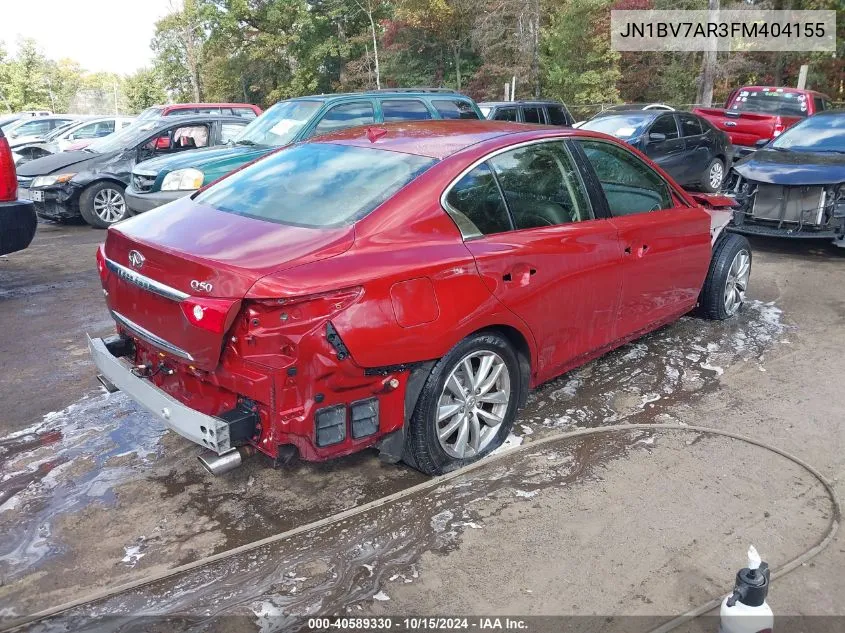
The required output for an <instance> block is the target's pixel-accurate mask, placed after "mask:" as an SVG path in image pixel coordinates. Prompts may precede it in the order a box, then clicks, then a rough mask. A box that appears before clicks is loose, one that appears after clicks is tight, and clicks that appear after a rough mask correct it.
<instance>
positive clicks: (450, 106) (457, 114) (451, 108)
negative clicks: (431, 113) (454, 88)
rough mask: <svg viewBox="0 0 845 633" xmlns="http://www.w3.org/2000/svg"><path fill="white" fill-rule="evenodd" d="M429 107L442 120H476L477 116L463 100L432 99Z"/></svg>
mask: <svg viewBox="0 0 845 633" xmlns="http://www.w3.org/2000/svg"><path fill="white" fill-rule="evenodd" d="M431 105H433V106H434V109H435V110H437V112H438V114H440V116H441V118H444V119H477V118H478V115H477V114H476V113H475V110H473V109H472V106H471V105H470V104H469V102H468V101H464V100H463V99H432V100H431Z"/></svg>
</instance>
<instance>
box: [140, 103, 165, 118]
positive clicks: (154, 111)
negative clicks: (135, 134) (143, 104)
mask: <svg viewBox="0 0 845 633" xmlns="http://www.w3.org/2000/svg"><path fill="white" fill-rule="evenodd" d="M161 111H162V108H161V107H159V106H153V107H152V108H147V109H146V110H144V111H143V112H141V114H139V115H138V116H137V117H136V118H135V120H136V121H151V120H152V119H157V118H158V117H159V116H160V115H161Z"/></svg>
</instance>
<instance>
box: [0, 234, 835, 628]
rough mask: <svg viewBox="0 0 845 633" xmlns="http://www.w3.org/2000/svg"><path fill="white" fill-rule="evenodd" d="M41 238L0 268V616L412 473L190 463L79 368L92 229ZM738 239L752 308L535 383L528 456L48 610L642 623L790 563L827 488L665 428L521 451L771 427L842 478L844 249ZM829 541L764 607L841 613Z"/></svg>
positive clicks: (140, 571) (96, 330)
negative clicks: (751, 566) (610, 431)
mask: <svg viewBox="0 0 845 633" xmlns="http://www.w3.org/2000/svg"><path fill="white" fill-rule="evenodd" d="M39 228H40V231H39V235H38V236H37V238H36V241H35V243H34V244H33V246H32V247H31V248H30V249H29V250H27V251H25V252H23V253H19V254H14V255H11V256H9V257H8V258H2V259H0V333H2V334H0V367H2V368H3V370H2V382H0V400H2V402H3V403H4V404H5V405H6V406H4V407H3V413H2V414H0V415H2V418H0V533H2V534H3V535H4V537H3V539H2V541H0V582H1V583H2V584H1V585H0V614H3V615H6V616H21V615H26V614H28V613H32V612H34V611H37V610H39V609H44V608H47V607H49V606H52V605H54V604H58V603H61V602H63V601H66V600H69V599H72V598H76V597H79V596H80V595H83V594H85V593H87V592H90V591H94V590H96V589H101V588H103V587H106V586H109V585H112V584H114V583H116V582H124V581H127V580H132V579H135V578H140V577H142V576H146V575H149V574H153V573H156V572H160V571H163V570H165V569H167V568H169V567H172V566H174V565H177V564H181V563H185V562H189V561H192V560H196V559H197V558H200V557H203V556H206V555H209V554H212V553H215V552H220V551H224V550H227V549H229V548H231V547H234V546H237V545H242V544H244V543H248V542H251V541H254V540H256V539H258V538H262V537H265V536H269V535H272V534H275V533H278V532H280V531H283V530H287V529H290V528H293V527H296V526H300V525H304V524H306V523H309V522H311V521H314V520H316V519H319V518H322V517H326V516H329V515H332V514H334V513H336V512H339V511H341V510H345V509H349V508H353V507H355V506H358V505H360V504H362V503H365V502H367V501H371V500H373V499H377V498H379V497H382V496H384V495H386V494H389V493H392V492H396V491H399V490H403V489H406V488H408V487H410V486H412V485H414V484H418V483H420V482H423V481H425V479H424V478H423V477H421V476H420V475H419V474H417V473H416V472H414V471H411V470H409V469H407V468H404V467H401V466H387V465H383V464H381V463H380V462H379V461H378V460H377V458H376V456H375V454H374V453H372V452H367V453H363V454H361V455H357V456H353V457H350V458H346V459H343V460H338V461H336V462H332V463H328V464H317V465H314V464H304V463H299V464H296V465H294V466H293V467H290V468H286V469H282V470H273V469H271V468H268V467H267V464H266V463H265V462H263V461H262V460H260V459H255V460H252V461H251V462H249V463H247V464H246V465H245V466H244V467H242V468H241V469H239V470H236V471H234V472H232V473H230V474H228V475H226V476H225V477H222V478H216V479H215V478H210V477H209V476H207V475H206V474H205V472H204V471H203V470H202V469H201V468H200V466H199V464H198V462H197V461H196V460H195V459H194V456H195V455H196V454H197V452H198V448H197V447H195V446H193V445H191V444H190V443H188V442H186V441H184V440H182V439H181V438H179V437H178V436H174V435H173V434H172V433H169V432H165V431H164V430H163V429H162V427H161V426H160V425H159V424H158V423H157V422H156V421H155V420H154V419H152V418H150V417H149V416H148V415H147V414H145V413H143V412H141V411H139V410H138V409H137V408H136V407H135V405H134V404H133V403H131V402H130V401H128V400H127V399H126V398H125V397H124V396H122V395H121V394H119V393H118V394H112V395H107V394H104V393H103V392H102V390H101V389H99V388H98V386H97V383H96V381H95V380H94V377H93V372H92V367H91V365H90V363H89V362H88V360H87V355H86V352H85V332H89V333H91V334H92V335H94V334H96V335H102V334H104V333H107V332H108V331H109V330H110V321H109V319H108V315H107V313H106V311H105V308H104V305H103V302H102V300H101V292H100V289H99V282H98V279H97V275H96V271H95V269H94V249H95V247H96V244H97V242H98V241H99V240H100V239H102V235H103V234H102V233H101V232H98V231H93V230H91V229H89V228H87V227H78V226H67V227H60V226H55V225H42V226H40V227H39ZM753 246H754V249H755V262H754V269H753V273H752V283H751V292H750V293H749V295H750V299H751V300H750V302H749V304H748V305H747V307H746V309H745V310H744V312H743V313H742V314H741V316H740V317H739V318H738V319H736V320H735V321H732V322H728V323H708V322H703V321H699V320H697V319H693V318H685V319H683V320H681V321H680V322H679V323H677V324H674V325H672V326H669V327H666V328H663V329H662V330H660V331H659V332H656V333H654V334H652V335H649V336H647V337H645V338H644V339H642V340H640V341H637V342H635V343H634V344H632V345H628V346H626V347H624V348H622V349H620V350H618V351H616V352H614V353H612V354H610V355H608V356H607V357H605V358H602V359H599V360H597V361H595V362H593V363H590V364H588V365H587V366H585V367H583V368H581V369H579V370H576V371H574V372H571V373H570V374H568V375H566V376H564V377H562V378H560V379H558V380H556V381H553V382H551V383H549V384H547V385H545V386H543V387H542V388H541V389H539V390H537V391H536V392H535V393H534V394H532V396H531V398H530V400H529V404H528V406H527V407H526V409H525V410H524V411H523V412H522V413H521V415H520V418H519V420H518V421H517V424H516V427H515V429H514V437H512V438H511V443H512V444H519V443H523V444H525V445H526V448H525V449H522V450H520V451H519V452H517V453H514V454H513V455H512V456H507V457H505V458H503V459H502V460H501V462H496V463H494V464H491V465H490V466H489V467H485V468H483V469H480V470H478V471H476V472H475V473H473V474H471V475H467V476H466V477H465V478H463V479H460V480H456V481H453V482H450V484H449V485H448V486H444V487H443V488H442V489H435V490H433V491H431V492H429V493H425V494H421V495H417V496H414V497H413V498H411V499H408V500H405V501H403V502H401V503H397V504H394V505H391V506H390V507H385V508H382V509H380V510H379V511H378V512H375V513H368V514H366V515H362V516H361V517H359V518H356V519H355V520H352V521H350V522H349V523H348V524H346V525H345V526H344V527H340V526H334V527H330V528H325V529H324V530H323V531H321V532H319V533H313V534H312V533H307V534H305V535H301V536H299V537H297V538H296V539H292V540H289V541H285V542H282V543H279V544H276V545H275V546H273V547H268V548H262V549H261V550H259V551H257V552H255V553H254V554H253V555H251V556H244V557H238V558H237V559H233V560H230V561H228V562H227V563H226V564H225V565H222V564H221V565H219V566H216V567H213V568H207V569H204V570H201V571H200V572H195V573H193V574H188V575H186V576H184V577H178V578H177V579H175V580H174V581H172V582H171V583H160V584H158V585H155V586H152V587H147V588H145V589H144V590H142V591H139V592H135V593H133V594H130V595H126V596H122V597H121V598H120V600H113V601H110V602H106V603H102V604H98V605H96V607H95V608H94V610H93V611H79V612H75V613H71V614H69V615H68V616H66V617H67V618H71V620H70V622H73V624H74V626H73V628H79V627H81V626H83V623H85V622H88V621H89V620H88V618H89V617H90V615H92V614H93V613H96V614H108V613H115V612H121V613H138V612H145V613H170V614H173V613H176V614H180V617H182V616H185V617H183V618H182V619H180V620H179V622H178V624H179V625H180V626H179V627H176V624H177V623H176V622H175V621H170V622H169V623H168V627H167V628H168V629H170V628H174V627H176V628H192V627H195V626H198V622H199V624H200V625H201V626H203V627H206V626H209V625H210V624H209V621H208V620H207V619H204V618H207V617H208V614H226V615H227V616H229V617H228V618H225V619H221V620H217V621H215V622H214V624H213V625H212V626H213V628H214V629H215V630H227V627H235V628H233V629H232V630H244V627H243V626H242V624H243V623H249V627H248V628H246V629H245V630H249V629H250V628H252V629H256V630H257V629H259V628H260V630H262V631H271V630H284V629H286V628H291V627H294V621H293V620H291V619H290V618H291V617H292V616H295V615H297V614H304V613H314V612H315V610H317V611H318V612H320V613H337V614H340V613H353V614H371V615H383V614H392V615H399V614H410V613H416V614H429V615H431V614H446V612H449V613H463V614H471V613H478V614H486V613H498V614H522V615H527V614H539V615H552V614H566V615H587V614H591V613H601V614H623V613H625V614H632V613H636V614H642V615H652V616H658V615H660V616H662V615H669V614H676V613H680V612H682V611H684V610H686V609H688V608H690V607H692V606H695V605H697V604H700V603H702V602H705V601H706V600H707V599H709V598H711V597H714V596H716V595H718V594H719V593H720V592H721V591H722V590H723V589H724V588H725V587H726V586H728V585H729V584H730V583H731V580H732V576H733V572H734V571H735V569H734V568H736V567H737V566H738V564H741V563H742V562H743V552H744V549H745V547H746V545H747V543H748V542H749V541H754V542H755V544H756V545H757V546H758V547H759V548H760V549H761V551H762V552H763V553H764V555H765V556H767V557H769V558H770V560H771V562H772V563H773V564H777V563H779V562H783V561H785V560H787V559H789V558H791V557H793V556H795V555H797V554H798V553H800V551H802V550H803V549H805V548H806V547H808V546H810V545H812V544H813V543H814V542H815V540H816V539H818V538H819V537H820V536H821V535H822V533H823V532H824V530H825V529H826V526H827V522H828V519H829V516H830V505H829V502H828V501H827V500H826V498H825V496H824V494H823V491H822V489H821V487H820V486H818V485H817V484H816V483H814V481H813V480H812V478H810V477H809V476H808V475H807V474H806V473H805V472H802V471H800V470H799V469H796V468H795V467H794V466H792V465H791V463H790V462H787V461H786V460H783V459H782V458H779V457H774V456H772V455H771V454H768V453H765V452H764V451H761V449H757V448H752V447H750V446H748V445H743V444H739V443H737V442H736V441H734V440H727V439H723V438H717V437H713V436H700V435H695V434H691V433H685V432H678V433H674V432H670V433H661V432H655V433H641V432H624V433H619V434H618V435H615V436H613V437H611V436H606V437H602V438H590V439H581V440H577V441H568V442H563V443H561V444H559V445H558V444H553V445H544V446H543V447H542V449H537V451H536V452H535V451H532V450H531V448H530V446H527V445H529V444H530V443H531V442H533V441H536V440H537V439H540V438H543V437H548V436H549V435H551V434H554V433H558V432H561V431H566V430H570V429H574V428H580V427H592V426H600V425H606V424H625V423H631V422H662V423H670V424H677V425H678V426H679V427H682V426H683V425H705V426H712V427H716V428H725V429H730V430H735V431H740V432H742V433H744V434H746V435H750V436H754V437H759V438H761V439H764V440H767V441H770V442H772V443H774V444H776V445H777V446H779V447H781V448H783V449H787V450H790V451H793V452H795V453H796V454H798V455H799V456H800V457H802V458H804V459H806V460H807V461H809V462H811V463H812V464H814V465H815V466H816V467H818V468H819V469H820V470H821V471H822V472H823V473H824V474H825V476H827V477H829V478H831V479H837V480H838V479H839V478H841V475H842V473H843V464H845V458H843V456H842V455H843V452H842V446H843V442H842V436H843V430H842V419H843V396H842V389H841V385H840V384H838V381H839V382H841V377H842V376H843V375H845V371H843V370H845V361H843V358H842V353H841V350H840V349H839V348H838V346H837V345H836V341H837V340H840V339H841V338H842V335H843V333H845V298H843V295H842V291H841V289H842V287H843V285H842V282H843V279H845V277H843V273H842V270H843V269H842V267H843V265H845V253H841V252H839V251H836V250H834V249H832V248H829V247H826V246H818V245H809V246H808V245H803V244H789V243H786V244H783V243H774V244H772V243H767V242H760V241H755V242H754V244H753ZM837 486H839V490H840V493H841V491H842V490H841V484H840V483H838V481H837ZM844 549H845V548H843V541H842V538H841V537H840V538H837V540H836V541H835V542H834V544H833V545H832V546H831V547H830V548H829V549H828V550H827V551H826V552H825V553H824V554H823V555H822V556H821V557H820V558H819V559H817V561H815V562H814V563H812V564H811V565H810V566H808V567H807V568H804V569H801V570H799V571H797V572H794V573H793V574H792V575H790V576H789V577H787V578H785V579H783V580H781V581H779V582H778V585H777V591H776V592H775V593H774V595H773V603H774V605H775V607H778V606H779V607H781V613H790V614H808V613H810V614H827V615H845V588H843V582H842V580H841V577H842V573H841V572H842V570H843V562H845V556H843V550H844ZM597 569H598V570H601V573H596V570H597ZM587 577H589V578H590V579H591V581H590V583H587V584H585V583H584V582H583V579H584V578H587ZM773 591H774V590H773ZM597 595H598V596H600V604H601V605H602V606H601V608H597V602H596V596H597ZM775 595H776V597H777V600H774V596H775ZM776 610H777V609H776ZM186 614H188V615H189V616H190V617H187V616H186ZM197 614H206V615H202V616H198V615H197ZM74 618H75V619H74ZM197 618H199V620H198V619H197ZM235 622H237V625H235ZM65 624H67V622H65ZM147 624H148V623H147ZM170 625H173V626H170ZM145 626H146V627H147V628H145ZM112 628H113V627H112ZM124 628H125V630H148V626H147V625H146V624H138V623H135V624H132V623H127V624H125V625H124ZM294 628H295V627H294Z"/></svg>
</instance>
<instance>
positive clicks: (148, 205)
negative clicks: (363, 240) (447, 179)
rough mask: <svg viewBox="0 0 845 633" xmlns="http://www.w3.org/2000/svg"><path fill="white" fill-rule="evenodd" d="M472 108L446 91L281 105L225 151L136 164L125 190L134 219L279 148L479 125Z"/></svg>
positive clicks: (388, 93) (316, 99) (302, 99)
mask: <svg viewBox="0 0 845 633" xmlns="http://www.w3.org/2000/svg"><path fill="white" fill-rule="evenodd" d="M481 118H483V117H482V115H481V112H480V111H479V109H478V106H476V105H475V102H474V101H473V100H472V99H470V98H469V97H466V96H464V95H461V94H459V93H456V92H454V91H452V90H446V89H429V90H425V89H417V90H382V91H377V92H363V93H350V94H340V95H314V96H310V97H298V98H296V99H289V100H287V101H280V102H279V103H277V104H276V105H274V106H273V107H271V108H269V109H268V110H267V112H265V113H264V114H262V115H261V116H260V117H259V118H258V119H256V120H255V121H253V122H252V123H250V124H249V126H248V127H247V128H246V129H245V130H243V132H242V133H241V134H240V135H233V137H231V138H233V142H232V143H231V145H229V146H227V147H218V148H215V149H208V150H202V151H197V152H189V153H186V154H182V155H180V156H168V157H162V158H158V159H155V160H151V161H148V162H146V163H143V164H139V165H137V166H136V167H135V169H134V170H133V173H132V182H131V184H130V185H129V188H128V189H127V190H126V202H127V204H128V205H129V208H130V209H131V211H132V212H133V213H141V212H143V211H149V210H150V209H154V208H156V207H158V206H161V205H163V204H166V203H168V202H171V201H173V200H176V199H178V198H181V197H183V196H186V195H188V194H190V193H191V192H192V191H195V190H197V189H199V188H200V187H202V186H203V185H206V184H208V183H210V182H212V181H214V180H217V179H218V178H220V177H221V176H224V175H225V174H228V173H229V172H231V171H233V170H235V169H237V168H238V167H241V166H243V165H245V164H246V163H248V162H250V161H252V160H256V159H258V158H260V157H261V156H264V155H265V154H269V153H270V152H271V151H273V150H274V149H276V148H277V147H281V146H282V145H287V144H289V143H296V142H299V141H302V140H304V139H307V138H311V137H313V136H319V135H321V134H328V133H329V132H333V131H336V130H340V129H343V128H347V127H352V126H356V125H369V124H374V123H382V122H388V123H389V122H394V121H413V120H427V119H481Z"/></svg>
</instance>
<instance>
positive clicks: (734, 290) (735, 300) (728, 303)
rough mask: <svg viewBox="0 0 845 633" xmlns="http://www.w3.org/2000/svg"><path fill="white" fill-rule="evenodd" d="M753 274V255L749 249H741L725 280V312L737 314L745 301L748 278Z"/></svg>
mask: <svg viewBox="0 0 845 633" xmlns="http://www.w3.org/2000/svg"><path fill="white" fill-rule="evenodd" d="M750 275H751V256H750V255H749V254H748V251H746V250H741V251H739V252H738V253H737V254H736V255H735V256H734V260H733V262H731V267H730V268H729V269H728V279H727V281H726V282H725V312H727V313H728V315H732V314H736V311H737V310H739V308H740V306H741V305H742V304H743V302H745V290H746V289H747V288H748V278H749V276H750Z"/></svg>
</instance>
